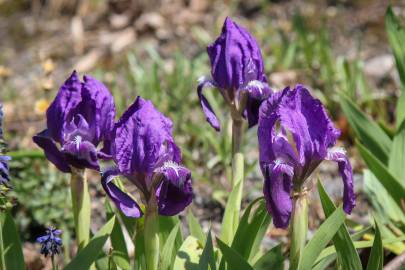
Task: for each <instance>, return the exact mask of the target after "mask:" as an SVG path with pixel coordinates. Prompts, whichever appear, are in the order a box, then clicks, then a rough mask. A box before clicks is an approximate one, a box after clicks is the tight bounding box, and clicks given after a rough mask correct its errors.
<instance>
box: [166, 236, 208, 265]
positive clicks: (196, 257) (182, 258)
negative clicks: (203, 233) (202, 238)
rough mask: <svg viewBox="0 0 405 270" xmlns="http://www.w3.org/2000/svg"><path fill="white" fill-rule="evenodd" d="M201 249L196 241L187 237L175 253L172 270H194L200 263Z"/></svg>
mask: <svg viewBox="0 0 405 270" xmlns="http://www.w3.org/2000/svg"><path fill="white" fill-rule="evenodd" d="M202 252H203V248H202V246H201V244H200V243H199V241H198V239H197V238H195V237H193V236H189V237H187V238H186V240H184V242H183V244H182V245H181V247H180V249H179V250H178V251H177V255H176V259H175V260H174V264H173V269H176V270H177V269H178V270H196V269H198V264H199V261H200V257H201V254H202Z"/></svg>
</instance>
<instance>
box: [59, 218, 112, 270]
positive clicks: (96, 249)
mask: <svg viewBox="0 0 405 270" xmlns="http://www.w3.org/2000/svg"><path fill="white" fill-rule="evenodd" d="M114 223H115V217H112V218H111V219H110V220H109V221H108V222H107V223H106V224H105V225H104V226H103V227H102V228H101V229H100V230H99V231H98V232H97V233H96V234H95V235H94V236H93V238H92V239H91V240H90V242H89V243H88V244H87V245H86V246H85V247H84V248H83V249H82V250H80V251H79V253H78V254H77V255H76V257H74V258H73V260H72V261H71V262H70V263H69V264H68V265H67V266H66V267H65V268H64V269H65V270H77V269H89V268H90V266H91V265H92V263H94V262H95V261H96V259H97V258H98V255H99V254H100V253H101V252H102V250H103V246H104V244H105V242H106V241H107V239H108V237H109V236H110V234H111V232H112V230H113V228H114Z"/></svg>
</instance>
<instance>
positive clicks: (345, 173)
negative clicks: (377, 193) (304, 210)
mask: <svg viewBox="0 0 405 270" xmlns="http://www.w3.org/2000/svg"><path fill="white" fill-rule="evenodd" d="M326 159H327V160H331V161H335V162H337V163H338V167H339V173H340V175H341V177H342V180H343V186H344V189H343V209H344V210H345V212H346V213H347V214H350V213H351V212H352V210H353V208H354V207H355V206H356V196H355V195H354V188H353V170H352V166H351V165H350V162H349V160H348V158H347V156H346V152H345V151H344V150H343V149H340V148H335V149H330V150H329V151H328V154H327V157H326Z"/></svg>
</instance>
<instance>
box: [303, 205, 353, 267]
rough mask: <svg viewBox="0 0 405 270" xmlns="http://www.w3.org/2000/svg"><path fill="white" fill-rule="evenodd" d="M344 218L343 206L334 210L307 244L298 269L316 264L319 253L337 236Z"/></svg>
mask: <svg viewBox="0 0 405 270" xmlns="http://www.w3.org/2000/svg"><path fill="white" fill-rule="evenodd" d="M344 220H345V214H344V212H343V210H342V208H341V207H339V208H337V209H336V210H335V211H333V213H332V214H331V215H330V216H329V217H328V218H327V219H326V220H325V221H324V222H323V223H322V225H321V226H320V227H319V229H318V231H317V232H316V233H315V235H314V236H313V237H312V239H311V240H310V241H309V242H308V244H307V245H306V246H305V248H304V250H303V253H302V257H301V261H300V263H299V267H298V269H300V270H306V269H310V268H311V267H312V265H314V263H315V261H316V259H317V258H318V256H319V254H320V253H321V251H322V250H323V249H324V248H325V247H326V245H327V244H328V243H329V241H330V240H332V238H333V237H334V236H335V234H336V232H337V231H338V230H339V228H340V226H341V225H342V224H343V222H344Z"/></svg>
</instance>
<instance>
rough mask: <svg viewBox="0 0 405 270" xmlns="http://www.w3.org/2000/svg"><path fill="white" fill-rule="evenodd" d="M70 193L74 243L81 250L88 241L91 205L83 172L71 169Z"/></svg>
mask: <svg viewBox="0 0 405 270" xmlns="http://www.w3.org/2000/svg"><path fill="white" fill-rule="evenodd" d="M70 191H71V195H72V208H73V217H74V221H75V229H76V241H77V246H78V250H81V249H82V248H83V247H85V246H86V245H87V243H88V242H89V239H90V219H91V205H90V194H89V189H88V184H87V176H86V174H85V170H83V169H82V170H79V169H75V168H72V175H71V179H70Z"/></svg>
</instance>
